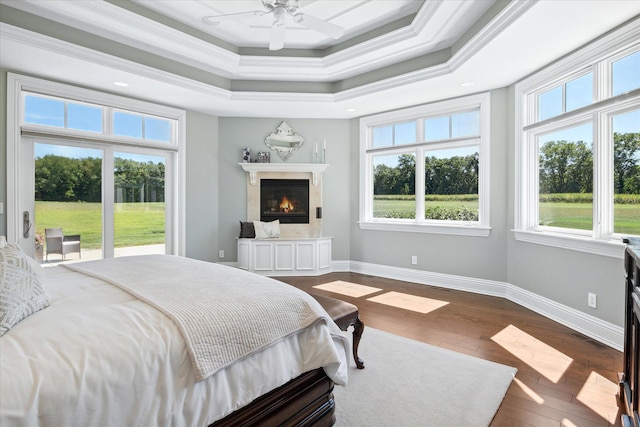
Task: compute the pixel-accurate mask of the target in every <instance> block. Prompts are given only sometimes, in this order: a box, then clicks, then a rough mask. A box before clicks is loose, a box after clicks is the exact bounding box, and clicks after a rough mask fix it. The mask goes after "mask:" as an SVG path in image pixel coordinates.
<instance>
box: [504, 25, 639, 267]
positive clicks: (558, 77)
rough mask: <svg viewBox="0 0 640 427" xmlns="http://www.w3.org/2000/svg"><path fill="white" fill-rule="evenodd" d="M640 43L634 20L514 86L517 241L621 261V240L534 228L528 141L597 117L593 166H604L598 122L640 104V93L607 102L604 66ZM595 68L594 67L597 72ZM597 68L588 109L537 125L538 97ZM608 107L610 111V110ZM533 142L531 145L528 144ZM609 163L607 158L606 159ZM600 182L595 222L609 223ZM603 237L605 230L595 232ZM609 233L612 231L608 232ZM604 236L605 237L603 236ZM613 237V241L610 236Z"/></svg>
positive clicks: (596, 185)
mask: <svg viewBox="0 0 640 427" xmlns="http://www.w3.org/2000/svg"><path fill="white" fill-rule="evenodd" d="M639 38H640V20H635V21H634V22H631V23H630V24H628V25H626V26H623V27H621V28H619V29H617V30H615V31H613V32H611V33H610V34H608V35H606V36H605V37H602V38H600V39H598V40H596V41H594V42H592V43H590V44H589V45H588V46H586V47H584V48H582V49H580V50H578V51H576V52H574V53H572V54H571V55H569V56H567V57H565V58H563V59H561V60H560V61H557V62H555V63H554V64H552V65H550V66H548V67H546V68H544V69H542V70H541V71H539V72H537V73H535V74H534V75H532V76H531V77H529V78H527V79H525V80H523V81H521V82H519V83H517V84H516V86H515V107H516V108H515V135H514V142H515V186H514V188H515V195H514V196H515V197H514V203H515V206H514V213H515V216H514V229H513V230H512V231H513V233H514V237H515V239H516V240H518V241H523V242H529V243H535V244H541V245H547V246H553V247H557V248H563V249H569V250H574V251H580V252H586V253H591V254H595V255H603V256H608V257H613V258H618V259H622V258H623V256H624V247H625V245H624V244H623V243H622V241H621V239H617V238H614V239H611V238H609V237H605V236H599V235H594V234H593V232H591V231H588V232H587V233H580V232H579V231H578V230H570V229H561V231H558V230H559V229H553V227H535V225H534V222H535V219H536V218H537V207H538V206H537V194H538V189H537V179H536V176H537V175H535V174H537V166H535V167H536V170H535V171H532V167H534V166H533V161H532V159H537V152H535V153H533V152H532V151H533V150H534V149H535V144H534V143H533V141H531V140H530V139H531V138H533V135H532V133H531V132H530V130H531V128H532V127H535V128H536V132H538V133H539V131H540V130H541V129H542V128H543V127H548V128H549V129H551V128H553V127H557V125H558V124H559V123H560V122H563V121H566V120H571V121H572V122H574V121H573V120H575V119H577V118H578V117H581V116H583V117H586V116H588V115H591V116H592V117H593V133H594V147H593V156H594V159H593V161H594V163H595V162H601V163H603V164H604V163H606V162H607V160H606V159H605V157H607V156H606V155H605V154H606V153H598V150H599V148H598V147H596V145H597V144H595V141H596V140H597V139H600V138H603V137H606V138H609V137H610V136H609V135H610V129H608V126H606V125H605V126H601V125H600V123H603V122H605V121H606V122H608V120H602V119H600V116H602V115H605V116H610V115H611V114H612V112H613V111H615V112H616V113H619V112H620V111H621V110H624V109H625V108H626V107H628V106H629V105H631V104H634V103H635V105H637V103H638V100H639V99H640V89H639V90H634V91H632V92H629V93H627V94H624V95H619V96H618V97H616V100H617V101H618V102H616V103H614V102H609V101H608V98H610V91H611V86H612V85H611V84H605V85H603V84H599V85H598V84H597V82H603V81H606V79H607V78H608V76H609V74H608V72H607V70H606V65H610V63H611V62H612V61H614V60H616V59H619V58H620V57H622V56H624V55H625V51H629V50H631V49H633V46H637V45H638V40H639ZM592 64H595V66H593V65H592ZM590 67H591V68H593V74H594V77H593V80H594V86H595V88H594V102H593V103H592V104H591V105H589V106H586V107H582V108H579V109H577V110H574V111H570V112H568V113H565V114H562V115H560V116H558V117H555V118H550V119H547V120H544V121H541V122H540V123H535V121H536V115H537V105H536V102H537V101H536V99H537V96H535V95H536V94H539V93H541V92H544V91H545V90H548V89H549V88H551V87H554V86H556V85H558V84H560V83H562V82H563V81H565V80H566V79H570V78H572V77H575V76H576V75H579V74H581V73H584V70H585V69H588V68H590ZM609 104H610V105H609ZM528 139H529V140H528ZM607 158H608V157H607ZM603 164H601V165H600V166H599V167H597V168H595V169H594V173H596V174H597V173H602V172H607V171H608V170H610V167H611V166H608V167H607V166H604V165H603ZM600 181H602V180H600V179H597V177H595V176H594V196H596V195H598V196H596V197H594V221H595V220H596V218H602V219H603V220H609V218H611V216H612V215H613V213H612V212H609V211H610V209H608V208H606V207H604V206H602V203H600V202H599V201H600V200H602V197H604V196H606V194H605V193H607V192H611V191H612V190H611V189H607V188H604V187H606V186H604V185H600ZM596 229H597V230H599V231H600V232H602V231H603V229H602V228H599V227H596ZM604 231H605V232H606V231H611V230H604ZM602 234H604V233H602ZM609 236H610V235H609Z"/></svg>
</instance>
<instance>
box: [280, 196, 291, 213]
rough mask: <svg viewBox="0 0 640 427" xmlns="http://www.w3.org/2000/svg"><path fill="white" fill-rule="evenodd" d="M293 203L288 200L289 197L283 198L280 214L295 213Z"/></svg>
mask: <svg viewBox="0 0 640 427" xmlns="http://www.w3.org/2000/svg"><path fill="white" fill-rule="evenodd" d="M293 209H294V208H293V203H291V201H290V200H289V199H287V196H283V197H282V200H280V212H287V213H289V212H293Z"/></svg>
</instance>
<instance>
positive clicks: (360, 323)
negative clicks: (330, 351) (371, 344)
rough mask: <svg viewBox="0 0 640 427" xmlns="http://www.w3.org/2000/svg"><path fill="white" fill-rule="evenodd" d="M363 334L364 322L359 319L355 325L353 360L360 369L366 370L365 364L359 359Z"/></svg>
mask: <svg viewBox="0 0 640 427" xmlns="http://www.w3.org/2000/svg"><path fill="white" fill-rule="evenodd" d="M363 332H364V322H363V321H362V320H360V317H358V318H357V319H356V322H355V323H354V324H353V360H354V362H356V367H357V368H358V369H364V362H363V361H362V359H360V358H359V357H358V346H359V345H360V338H362V333H363Z"/></svg>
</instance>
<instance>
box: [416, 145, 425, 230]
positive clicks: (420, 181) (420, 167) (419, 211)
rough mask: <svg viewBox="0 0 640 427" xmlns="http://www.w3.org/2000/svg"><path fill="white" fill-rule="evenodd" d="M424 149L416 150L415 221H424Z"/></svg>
mask: <svg viewBox="0 0 640 427" xmlns="http://www.w3.org/2000/svg"><path fill="white" fill-rule="evenodd" d="M424 155H425V153H424V150H423V149H421V148H418V149H417V150H416V154H415V156H416V176H415V180H416V183H415V189H416V194H415V196H416V221H424V195H425V189H424V186H425V184H424V174H425V170H424V167H425V166H424Z"/></svg>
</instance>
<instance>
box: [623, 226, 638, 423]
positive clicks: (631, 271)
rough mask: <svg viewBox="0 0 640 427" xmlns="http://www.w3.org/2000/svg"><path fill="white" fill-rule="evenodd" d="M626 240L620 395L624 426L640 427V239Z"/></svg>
mask: <svg viewBox="0 0 640 427" xmlns="http://www.w3.org/2000/svg"><path fill="white" fill-rule="evenodd" d="M623 241H624V242H625V243H627V248H626V250H625V256H624V270H625V325H624V366H623V372H621V373H620V374H618V377H619V378H618V379H619V383H620V398H621V399H622V400H624V407H623V410H624V411H625V412H626V413H625V414H623V415H622V425H623V426H624V427H631V426H635V427H639V426H640V417H639V416H638V392H639V391H640V387H639V383H638V355H639V351H638V350H639V349H640V321H639V319H638V318H639V317H640V238H628V239H623Z"/></svg>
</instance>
